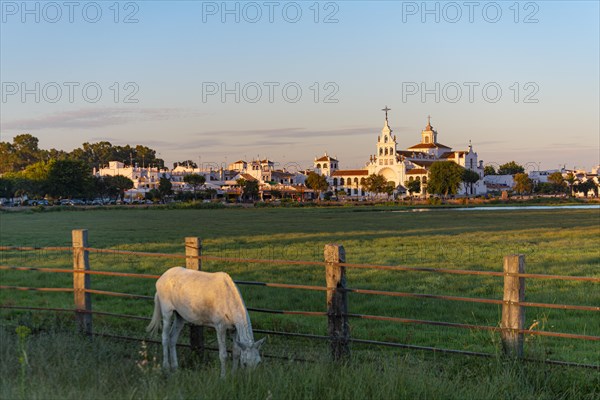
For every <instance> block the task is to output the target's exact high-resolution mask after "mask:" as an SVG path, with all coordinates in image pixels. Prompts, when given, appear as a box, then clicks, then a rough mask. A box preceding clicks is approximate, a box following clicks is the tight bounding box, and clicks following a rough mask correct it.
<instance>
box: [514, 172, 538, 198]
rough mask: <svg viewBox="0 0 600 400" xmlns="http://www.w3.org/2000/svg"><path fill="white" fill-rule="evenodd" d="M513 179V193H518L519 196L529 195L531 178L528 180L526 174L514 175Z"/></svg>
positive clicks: (531, 186) (531, 187)
mask: <svg viewBox="0 0 600 400" xmlns="http://www.w3.org/2000/svg"><path fill="white" fill-rule="evenodd" d="M513 179H514V182H515V183H514V186H513V189H514V191H515V192H517V193H519V194H520V195H523V194H525V193H531V190H532V189H533V181H532V180H531V178H529V176H527V174H525V173H518V174H515V176H514V178H513Z"/></svg>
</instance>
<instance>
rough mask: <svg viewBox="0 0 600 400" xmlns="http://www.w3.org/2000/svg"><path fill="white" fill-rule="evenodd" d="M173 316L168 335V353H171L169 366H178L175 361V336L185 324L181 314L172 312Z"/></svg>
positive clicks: (177, 335)
mask: <svg viewBox="0 0 600 400" xmlns="http://www.w3.org/2000/svg"><path fill="white" fill-rule="evenodd" d="M174 314H175V318H174V320H173V326H172V327H171V334H170V335H169V353H170V355H171V368H177V367H179V364H178V362H177V338H178V337H179V334H180V333H181V329H183V326H184V325H185V320H184V319H183V318H181V315H179V314H177V312H175V313H174Z"/></svg>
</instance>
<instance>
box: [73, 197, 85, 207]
mask: <svg viewBox="0 0 600 400" xmlns="http://www.w3.org/2000/svg"><path fill="white" fill-rule="evenodd" d="M70 205H72V206H85V201H83V200H81V199H72V200H71V202H70Z"/></svg>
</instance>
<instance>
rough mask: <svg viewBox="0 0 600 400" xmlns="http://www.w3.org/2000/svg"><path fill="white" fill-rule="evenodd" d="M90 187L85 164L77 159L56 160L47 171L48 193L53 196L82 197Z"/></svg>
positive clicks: (90, 176)
mask: <svg viewBox="0 0 600 400" xmlns="http://www.w3.org/2000/svg"><path fill="white" fill-rule="evenodd" d="M91 189H92V175H91V171H90V170H89V168H88V166H87V164H85V163H84V162H82V161H77V160H57V161H54V162H53V163H52V164H51V166H50V171H49V172H48V193H49V194H50V195H52V196H54V197H83V196H86V195H87V194H88V193H89V192H90V191H91Z"/></svg>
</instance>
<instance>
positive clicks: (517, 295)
mask: <svg viewBox="0 0 600 400" xmlns="http://www.w3.org/2000/svg"><path fill="white" fill-rule="evenodd" d="M517 273H519V274H523V273H525V256H524V255H522V254H519V255H510V256H505V257H504V297H503V300H504V304H503V305H502V324H501V327H502V347H503V349H504V353H505V354H506V355H509V356H512V357H517V358H521V357H523V334H522V333H519V332H518V330H519V329H525V307H522V306H521V305H519V304H515V303H519V302H523V301H525V278H520V277H517V276H509V275H508V274H517Z"/></svg>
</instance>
